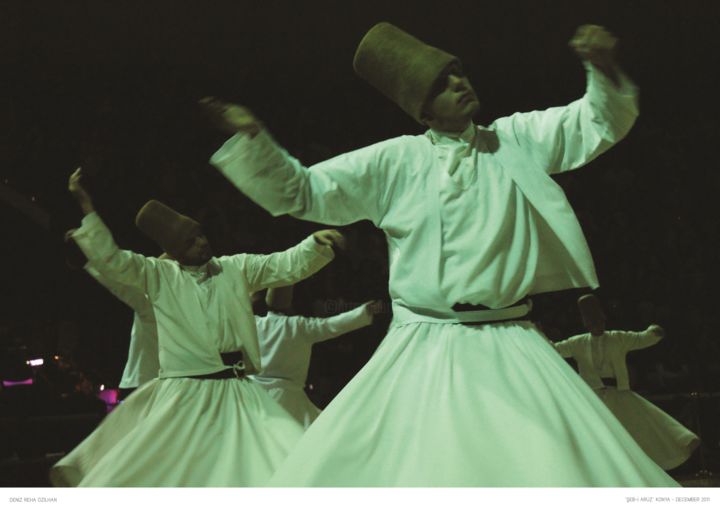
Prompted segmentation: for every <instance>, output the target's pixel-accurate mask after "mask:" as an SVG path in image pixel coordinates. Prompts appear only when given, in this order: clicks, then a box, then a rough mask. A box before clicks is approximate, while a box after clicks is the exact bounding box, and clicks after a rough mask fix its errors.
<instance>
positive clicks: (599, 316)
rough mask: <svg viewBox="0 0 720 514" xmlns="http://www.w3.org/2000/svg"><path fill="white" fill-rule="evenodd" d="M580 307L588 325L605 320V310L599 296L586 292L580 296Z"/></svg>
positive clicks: (601, 322)
mask: <svg viewBox="0 0 720 514" xmlns="http://www.w3.org/2000/svg"><path fill="white" fill-rule="evenodd" d="M577 304H578V308H579V309H580V315H581V316H582V319H583V324H584V325H585V326H586V327H595V326H597V325H598V324H603V323H604V322H605V312H604V311H603V308H602V304H601V303H600V300H599V299H598V297H597V296H595V295H592V294H586V295H583V296H581V297H580V298H578V301H577Z"/></svg>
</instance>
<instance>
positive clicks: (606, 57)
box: [568, 25, 620, 86]
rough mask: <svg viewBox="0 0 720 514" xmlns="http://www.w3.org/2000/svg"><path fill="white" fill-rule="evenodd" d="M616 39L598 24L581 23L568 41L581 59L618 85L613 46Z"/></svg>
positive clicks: (615, 44) (615, 43)
mask: <svg viewBox="0 0 720 514" xmlns="http://www.w3.org/2000/svg"><path fill="white" fill-rule="evenodd" d="M617 42H618V39H617V38H616V37H615V36H613V35H612V34H611V33H610V32H609V31H608V30H607V29H605V27H601V26H600V25H581V26H580V27H578V29H577V31H576V32H575V35H574V36H573V37H572V39H571V40H570V42H569V43H568V44H569V45H570V47H571V48H572V49H573V50H575V53H576V54H577V55H578V56H579V57H580V58H581V59H583V60H585V61H588V62H589V63H590V64H592V65H593V66H595V67H596V68H598V69H599V70H600V71H601V72H603V73H604V74H605V75H606V76H607V77H608V78H609V79H610V80H612V81H613V82H614V83H615V85H616V86H617V85H619V83H620V81H619V79H618V73H617V64H616V63H615V48H616V47H617Z"/></svg>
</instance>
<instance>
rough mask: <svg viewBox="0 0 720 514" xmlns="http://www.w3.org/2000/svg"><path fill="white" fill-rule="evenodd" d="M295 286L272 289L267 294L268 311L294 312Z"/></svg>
mask: <svg viewBox="0 0 720 514" xmlns="http://www.w3.org/2000/svg"><path fill="white" fill-rule="evenodd" d="M292 301H293V286H285V287H271V288H270V289H268V290H267V293H266V294H265V304H266V305H267V306H268V309H270V310H271V311H276V312H285V313H287V312H290V311H291V310H292Z"/></svg>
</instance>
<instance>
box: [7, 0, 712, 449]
mask: <svg viewBox="0 0 720 514" xmlns="http://www.w3.org/2000/svg"><path fill="white" fill-rule="evenodd" d="M0 6H1V7H0V9H1V11H0V37H2V44H0V70H1V71H2V77H3V79H2V82H1V83H0V127H2V128H1V129H0V237H1V238H2V247H1V248H2V251H1V252H0V259H2V260H1V261H0V262H1V264H2V273H0V302H1V307H2V309H1V310H0V345H1V346H0V352H2V353H0V355H1V356H2V357H3V359H4V367H3V369H5V372H6V373H18V370H17V368H16V367H13V366H12V365H11V363H14V362H21V361H24V359H25V358H29V357H33V356H40V355H46V356H49V355H53V354H59V355H62V356H63V357H64V358H66V359H67V360H68V361H69V362H72V366H73V367H74V368H75V369H77V370H79V371H80V372H82V373H83V374H84V376H86V377H87V378H88V379H89V380H90V382H91V383H92V384H94V385H95V386H97V385H98V384H100V383H103V384H106V385H107V386H108V387H112V386H115V385H117V382H118V380H119V377H120V374H121V372H122V368H123V365H124V362H125V356H126V352H127V343H128V338H129V329H130V323H131V314H130V312H129V310H128V309H127V308H126V307H125V306H124V305H122V304H120V303H119V302H117V301H116V300H115V299H114V298H113V297H111V296H110V295H109V294H108V293H107V292H106V291H104V290H102V289H101V288H100V287H99V286H97V285H96V284H94V283H93V282H92V280H91V279H89V278H88V277H86V276H84V274H83V273H81V272H71V271H69V270H68V269H66V267H65V264H64V261H63V245H62V234H63V232H64V231H65V230H66V229H67V228H70V227H73V226H77V225H78V224H79V222H80V218H81V216H80V211H79V209H78V208H77V206H76V205H75V204H74V202H73V200H72V198H71V197H70V195H69V194H68V193H67V178H68V176H69V175H70V173H71V172H72V171H73V169H74V168H75V167H76V166H78V165H82V166H83V167H84V169H85V171H86V174H87V175H89V178H88V185H89V188H91V190H92V192H93V194H94V197H95V199H96V204H97V206H98V210H99V211H100V213H101V215H102V216H103V218H104V219H105V220H106V222H107V224H108V225H109V226H110V228H111V229H112V231H113V233H114V235H115V237H116V239H117V241H118V242H119V244H120V245H121V246H124V247H127V248H130V249H133V250H136V251H139V252H142V253H146V254H157V253H159V250H158V249H157V248H156V247H155V246H154V245H153V243H152V242H150V241H149V240H147V239H146V238H144V237H143V236H142V235H141V234H139V232H138V231H137V229H135V227H134V225H133V219H134V215H135V213H136V212H137V209H138V208H139V207H140V206H141V205H142V204H143V203H144V202H145V201H146V200H147V199H149V198H153V197H154V198H158V199H160V200H162V201H165V202H166V203H168V204H169V205H171V206H172V207H174V208H175V209H177V210H180V211H182V212H185V213H187V214H190V215H192V216H195V217H197V218H199V219H200V220H201V221H203V223H204V224H205V225H206V227H207V228H208V231H209V233H210V237H211V241H212V242H213V246H214V247H215V248H216V250H217V252H218V253H235V252H268V251H275V250H280V249H284V248H286V247H288V246H289V245H291V244H294V243H295V242H297V241H299V240H300V239H301V238H302V237H304V236H305V235H307V234H309V233H310V232H311V231H312V230H315V229H317V228H318V227H317V226H315V225H311V224H309V223H304V222H299V221H296V220H292V219H288V218H276V219H273V218H271V217H270V216H269V215H268V214H266V213H265V212H264V211H262V210H260V209H259V208H258V207H256V206H255V205H254V204H252V203H251V202H250V201H249V200H247V199H245V198H244V197H243V196H242V195H240V193H238V192H237V191H235V190H234V188H232V186H230V185H229V183H227V182H226V181H225V179H224V178H222V177H221V176H220V175H219V173H218V172H217V171H215V170H214V169H213V168H212V167H210V166H209V165H208V164H207V160H208V158H209V156H210V155H211V153H212V152H213V151H214V150H215V149H216V148H217V147H218V145H219V143H220V142H221V141H222V138H218V135H217V134H215V133H213V131H212V130H211V129H210V128H209V127H208V126H207V124H206V123H205V120H204V119H203V118H202V116H201V114H200V112H199V111H198V109H197V107H196V102H197V100H198V99H199V98H200V97H202V96H204V95H208V94H211V95H216V96H219V97H223V98H227V99H229V100H232V101H236V102H240V103H243V104H245V105H248V106H249V107H251V108H252V109H253V111H254V112H255V113H256V114H257V115H258V116H259V117H260V118H261V119H262V120H264V122H265V123H266V125H267V126H268V127H269V129H270V131H271V132H272V133H273V135H274V136H275V137H276V139H277V140H278V141H279V142H280V143H281V144H282V145H283V146H285V147H286V148H287V149H288V150H289V151H290V152H291V153H293V154H294V155H296V156H297V157H299V158H300V159H301V160H302V161H303V162H304V163H305V164H312V163H314V162H317V161H319V160H323V159H325V158H327V157H330V156H332V155H335V154H337V153H340V152H343V151H346V150H350V149H354V148H357V147H361V146H364V145H367V144H370V143H373V142H376V141H379V140H382V139H385V138H388V137H393V136H396V135H399V134H402V133H419V132H421V131H422V128H421V127H419V126H417V125H416V124H415V123H414V122H413V121H412V120H411V119H410V118H408V117H407V116H406V115H405V114H404V113H402V111H400V110H399V109H398V108H397V107H395V106H394V105H393V104H391V103H390V102H388V101H387V100H385V99H384V98H383V97H382V96H380V95H379V94H378V93H377V92H375V91H374V90H372V89H371V88H370V87H369V86H367V85H366V84H365V83H364V82H362V81H361V80H360V79H358V78H357V77H356V76H355V75H354V73H353V71H352V66H351V61H352V55H353V52H354V49H355V47H356V45H357V43H358V42H359V40H360V39H361V37H362V36H363V35H364V33H365V32H366V31H367V30H368V28H370V27H371V26H372V25H373V24H374V23H376V22H378V21H383V20H387V21H390V22H392V23H395V24H396V25H398V26H400V27H401V28H403V29H405V30H407V31H409V32H410V33H412V34H414V35H416V36H418V37H420V38H421V39H423V40H425V41H426V42H428V43H430V44H433V45H435V46H438V47H441V48H443V49H445V50H448V51H450V52H452V53H455V54H456V55H458V56H459V57H460V58H461V60H462V61H463V63H464V67H465V69H466V71H467V73H468V75H469V77H470V79H471V81H472V83H473V84H474V86H475V89H476V91H477V93H478V96H479V97H480V99H481V101H482V102H483V109H482V111H481V112H480V114H479V116H478V118H477V122H478V123H480V124H483V125H487V124H489V123H490V122H491V121H492V120H493V119H495V118H497V117H499V116H503V115H507V114H511V113H513V112H515V111H527V110H533V109H543V108H546V107H550V106H555V105H563V104H566V103H568V102H570V101H572V100H574V99H576V98H578V97H579V96H581V95H582V92H583V88H584V73H583V69H582V66H581V65H580V63H579V61H578V59H577V58H576V57H575V56H574V54H573V53H572V52H571V51H570V49H569V48H568V46H567V42H568V40H569V39H570V37H571V36H572V34H573V32H574V30H575V28H576V27H577V26H578V25H580V24H583V23H596V24H600V25H604V26H606V27H608V28H609V29H610V30H611V31H612V32H613V33H615V34H616V35H617V36H618V37H619V39H620V48H619V60H620V62H621V64H622V66H623V68H624V69H625V70H626V72H627V74H628V75H629V76H631V77H632V78H633V79H634V81H635V82H636V83H637V84H638V86H639V87H640V90H641V97H640V104H641V115H640V118H639V119H638V122H637V124H636V126H635V128H634V129H633V130H632V132H631V133H630V135H629V136H628V137H627V138H626V139H625V140H624V141H623V142H621V143H620V144H619V145H618V146H617V147H616V148H614V149H613V150H612V151H610V152H609V153H607V154H606V155H603V156H601V157H600V158H598V159H597V160H596V161H595V162H593V163H592V164H590V165H588V166H586V167H585V168H584V169H583V170H582V171H580V172H573V173H569V174H566V175H563V176H559V177H558V181H559V182H560V183H561V184H562V186H563V187H564V188H565V190H566V192H567V194H568V197H569V199H570V201H571V203H572V204H573V206H574V207H575V209H576V211H577V214H578V217H579V218H580V221H581V223H582V224H583V227H584V229H585V231H586V235H587V237H588V240H589V242H590V246H591V250H592V251H593V254H594V257H595V261H596V265H597V268H598V273H599V277H600V281H601V283H602V288H601V290H600V295H601V297H602V299H603V301H604V303H605V305H606V307H607V309H608V314H609V327H610V328H616V329H644V328H645V327H646V326H647V325H648V324H649V323H650V322H656V323H659V324H661V325H663V326H664V327H665V328H666V329H667V332H668V336H667V338H666V339H665V340H664V341H663V342H661V343H660V344H658V345H657V346H655V347H653V348H651V349H648V350H644V351H642V352H637V353H636V354H635V355H633V356H632V357H631V358H630V364H631V371H632V379H633V384H634V386H635V388H636V389H638V390H640V391H643V392H644V393H645V394H648V395H649V396H650V397H652V396H653V395H655V396H656V397H657V398H660V399H661V398H663V396H662V395H670V396H665V398H671V397H672V395H673V394H676V393H677V394H681V395H685V396H675V397H673V398H675V399H677V398H691V393H698V392H699V393H702V394H710V393H712V392H715V391H719V390H720V344H719V342H718V337H717V335H718V334H719V333H720V326H719V325H720V323H719V321H718V320H719V319H720V315H719V314H718V312H717V301H716V295H715V284H716V283H717V280H716V278H715V273H714V270H715V269H716V266H717V263H718V244H717V243H718V215H717V207H716V206H717V203H718V199H717V198H716V193H717V190H718V185H720V175H718V164H717V163H716V158H717V148H718V146H719V142H718V135H719V132H718V114H719V113H718V109H717V94H718V93H717V91H718V87H717V83H716V77H717V68H718V65H719V64H720V62H719V59H718V53H717V51H716V47H717V40H718V27H720V23H719V22H720V19H719V16H718V10H719V9H720V8H719V7H718V4H717V3H715V2H705V1H652V0H644V1H633V0H623V1H619V0H618V1H596V2H590V1H584V0H583V1H579V0H572V1H549V0H538V1H519V0H514V1H512V0H506V1H503V2H481V1H444V2H439V1H435V2H420V1H417V2H393V1H384V2H373V1H335V2H330V1H327V2H325V1H309V0H302V1H289V0H288V1H238V0H235V1H224V0H223V1H203V2H200V1H187V2H181V1H169V0H145V1H122V2H118V1H106V0H73V1H66V2H57V1H50V0H48V1H30V0H23V1H4V2H2V3H1V4H0ZM349 235H350V238H351V241H352V243H353V244H352V247H351V251H350V252H348V254H347V255H345V256H342V257H340V258H339V259H338V260H337V261H336V262H335V263H333V264H332V265H331V266H330V267H329V268H328V269H326V270H324V271H323V272H321V273H320V274H319V275H317V276H316V277H313V278H311V279H310V280H308V281H307V282H306V283H304V284H302V285H300V286H298V291H297V294H296V297H297V305H296V306H297V309H298V311H300V312H301V313H304V314H316V315H328V314H331V313H332V311H333V310H334V309H335V310H337V309H336V306H337V305H346V304H352V303H353V302H360V301H365V300H368V299H372V298H384V297H386V295H387V293H386V287H387V263H386V259H387V256H386V250H385V247H384V239H383V236H382V234H380V233H379V232H377V231H376V230H375V229H374V228H373V227H371V226H369V225H368V224H363V223H360V224H357V225H355V226H353V227H351V228H350V229H349ZM575 296H576V294H575V293H572V292H571V293H561V294H557V295H548V296H547V297H545V298H541V299H539V300H538V306H539V308H538V312H539V314H540V315H541V317H542V319H541V320H540V321H541V322H542V325H543V327H544V329H545V330H546V332H547V333H548V335H549V336H550V337H551V338H555V339H557V338H563V337H566V336H569V335H572V334H574V333H577V332H579V331H580V330H581V327H580V324H579V320H578V318H577V315H576V310H575V307H574V304H573V302H574V298H575ZM387 321H388V319H387V317H385V318H384V319H381V320H380V321H379V322H378V324H377V325H376V326H374V327H372V328H368V329H364V330H362V331H360V332H357V333H355V334H352V335H349V336H346V337H345V338H342V339H341V340H339V341H336V342H332V343H326V344H323V345H319V346H318V347H317V349H316V352H315V355H314V361H313V365H312V368H311V374H310V382H311V383H313V390H312V391H311V394H312V395H313V397H314V398H315V399H316V400H317V402H318V403H319V404H320V405H325V404H326V403H327V401H329V400H330V399H331V398H332V397H333V396H334V394H336V392H337V391H338V390H339V389H340V388H342V386H343V385H344V384H345V383H346V382H347V380H349V379H350V378H351V377H352V375H353V374H354V373H355V372H356V371H357V370H358V369H359V368H360V367H361V366H362V365H363V364H364V362H366V361H367V359H368V358H369V356H370V355H371V354H372V351H373V350H374V349H375V348H376V346H377V344H378V342H379V341H380V339H381V338H382V336H383V334H384V330H385V326H386V324H387ZM673 401H674V400H673ZM678 401H681V400H678ZM689 401H690V400H688V402H689ZM688 405H689V404H688ZM704 405H705V406H704V407H703V408H702V416H704V418H703V420H704V421H703V423H705V425H704V428H705V431H706V432H709V433H708V437H707V438H708V440H709V441H710V443H709V445H710V446H712V449H714V450H717V437H718V434H719V433H720V428H719V425H720V423H718V405H717V403H713V401H710V400H709V401H708V402H706V404H704ZM696 407H697V405H696ZM28 408H29V407H28ZM683 408H684V409H685V411H683V412H685V414H684V416H685V419H683V421H684V422H685V423H686V424H688V425H692V424H693V423H695V424H696V425H698V423H699V422H697V419H699V418H698V414H697V412H695V411H697V408H695V407H693V408H695V411H692V412H694V414H693V413H692V412H691V410H688V409H690V407H687V405H686V407H683ZM31 410H32V409H31ZM36 410H37V411H40V410H42V409H41V408H40V407H37V409H36ZM40 413H41V412H40ZM34 414H38V412H35V413H34ZM682 416H683V415H680V417H681V418H682ZM693 416H694V417H693ZM692 419H695V421H692ZM693 429H694V430H696V431H697V430H699V426H694V427H693ZM712 438H714V439H712Z"/></svg>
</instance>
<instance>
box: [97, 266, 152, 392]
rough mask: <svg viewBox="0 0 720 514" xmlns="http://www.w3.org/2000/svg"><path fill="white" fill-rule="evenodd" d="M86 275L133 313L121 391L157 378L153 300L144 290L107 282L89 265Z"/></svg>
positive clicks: (134, 387)
mask: <svg viewBox="0 0 720 514" xmlns="http://www.w3.org/2000/svg"><path fill="white" fill-rule="evenodd" d="M85 271H87V273H88V274H89V275H90V276H91V277H93V278H94V279H95V280H97V281H98V283H100V284H101V285H102V286H103V287H105V288H106V289H107V290H108V291H110V292H111V293H112V294H113V295H114V296H115V297H116V298H117V299H118V300H120V301H121V302H123V303H124V304H125V305H127V306H128V307H130V308H131V309H132V310H133V323H132V328H131V329H130V346H129V348H128V357H127V361H126V362H125V367H124V368H123V374H122V378H121V379H120V387H121V388H123V389H136V388H138V387H140V386H141V385H143V384H144V383H146V382H149V381H150V380H152V379H154V378H157V376H158V371H159V369H160V360H159V358H158V343H157V337H158V336H157V325H156V322H155V312H154V310H153V308H152V304H151V303H150V300H149V298H148V297H147V295H146V294H145V292H144V291H142V290H141V289H137V288H134V287H128V286H126V285H123V284H119V283H117V282H113V281H111V280H109V279H107V278H105V277H104V276H103V275H102V274H101V273H100V272H98V270H97V269H95V268H94V267H92V266H90V265H89V264H86V265H85Z"/></svg>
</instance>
